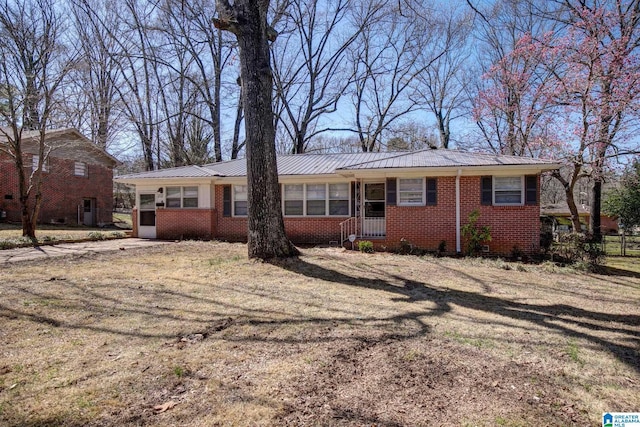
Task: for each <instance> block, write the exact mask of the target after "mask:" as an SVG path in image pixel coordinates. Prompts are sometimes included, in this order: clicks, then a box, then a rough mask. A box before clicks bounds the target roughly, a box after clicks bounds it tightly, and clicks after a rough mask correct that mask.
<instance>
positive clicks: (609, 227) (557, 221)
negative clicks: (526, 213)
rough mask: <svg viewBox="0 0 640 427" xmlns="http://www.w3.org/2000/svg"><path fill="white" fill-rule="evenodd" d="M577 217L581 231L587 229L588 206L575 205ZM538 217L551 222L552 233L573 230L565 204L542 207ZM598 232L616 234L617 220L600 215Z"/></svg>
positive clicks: (589, 213)
mask: <svg viewBox="0 0 640 427" xmlns="http://www.w3.org/2000/svg"><path fill="white" fill-rule="evenodd" d="M576 207H577V208H578V217H579V218H580V224H581V225H582V231H585V230H587V229H588V228H589V221H590V219H591V210H590V208H589V206H585V205H577V206H576ZM540 215H541V216H542V217H543V218H548V219H549V220H550V221H551V227H552V231H553V232H554V233H569V232H571V231H572V230H573V223H572V222H571V212H569V207H568V206H567V204H566V203H559V204H551V205H546V206H542V210H541V212H540ZM600 231H601V232H602V234H614V235H615V234H618V218H616V217H612V216H609V215H607V214H604V213H603V214H600Z"/></svg>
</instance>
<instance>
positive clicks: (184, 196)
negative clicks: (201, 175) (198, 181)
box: [166, 186, 198, 208]
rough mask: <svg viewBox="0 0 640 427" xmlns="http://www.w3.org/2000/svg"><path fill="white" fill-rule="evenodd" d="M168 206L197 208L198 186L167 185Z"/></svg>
mask: <svg viewBox="0 0 640 427" xmlns="http://www.w3.org/2000/svg"><path fill="white" fill-rule="evenodd" d="M166 206H167V207H168V208H197V207H198V187H195V186H194V187H167V189H166Z"/></svg>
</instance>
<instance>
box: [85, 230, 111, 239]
mask: <svg viewBox="0 0 640 427" xmlns="http://www.w3.org/2000/svg"><path fill="white" fill-rule="evenodd" d="M89 238H90V239H91V240H105V239H106V238H107V236H105V235H104V233H102V232H101V231H92V232H91V233H89Z"/></svg>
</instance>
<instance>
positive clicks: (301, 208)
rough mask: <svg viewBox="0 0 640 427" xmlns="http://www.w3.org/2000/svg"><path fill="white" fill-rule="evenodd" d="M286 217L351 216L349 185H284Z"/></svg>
mask: <svg viewBox="0 0 640 427" xmlns="http://www.w3.org/2000/svg"><path fill="white" fill-rule="evenodd" d="M282 192H283V209H284V215H285V216H349V184H348V183H346V182H345V183H338V184H284V185H283V186H282Z"/></svg>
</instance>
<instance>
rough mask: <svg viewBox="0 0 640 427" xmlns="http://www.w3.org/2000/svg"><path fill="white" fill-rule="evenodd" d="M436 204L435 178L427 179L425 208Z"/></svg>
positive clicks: (436, 183)
mask: <svg viewBox="0 0 640 427" xmlns="http://www.w3.org/2000/svg"><path fill="white" fill-rule="evenodd" d="M437 204H438V180H437V178H427V206H435V205H437Z"/></svg>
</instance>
